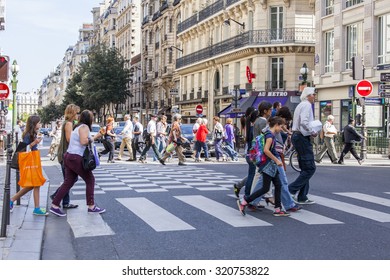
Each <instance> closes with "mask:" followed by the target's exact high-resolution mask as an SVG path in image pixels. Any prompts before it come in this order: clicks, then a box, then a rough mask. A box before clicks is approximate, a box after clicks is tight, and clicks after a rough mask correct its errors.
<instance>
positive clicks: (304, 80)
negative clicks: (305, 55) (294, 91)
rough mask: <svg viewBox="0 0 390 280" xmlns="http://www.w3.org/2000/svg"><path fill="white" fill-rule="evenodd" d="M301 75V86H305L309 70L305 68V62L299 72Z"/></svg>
mask: <svg viewBox="0 0 390 280" xmlns="http://www.w3.org/2000/svg"><path fill="white" fill-rule="evenodd" d="M299 72H300V73H301V75H302V80H303V81H302V85H306V84H307V73H309V68H307V65H306V62H305V63H303V65H302V68H301V69H300V70H299Z"/></svg>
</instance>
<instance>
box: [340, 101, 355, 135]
mask: <svg viewBox="0 0 390 280" xmlns="http://www.w3.org/2000/svg"><path fill="white" fill-rule="evenodd" d="M340 115H341V120H340V121H341V122H340V131H341V130H343V129H344V127H345V126H346V125H347V124H348V120H349V118H350V117H351V116H352V102H351V100H341V112H340Z"/></svg>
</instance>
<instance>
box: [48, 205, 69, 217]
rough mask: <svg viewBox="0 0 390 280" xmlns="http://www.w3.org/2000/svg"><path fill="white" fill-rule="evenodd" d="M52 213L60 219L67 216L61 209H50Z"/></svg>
mask: <svg viewBox="0 0 390 280" xmlns="http://www.w3.org/2000/svg"><path fill="white" fill-rule="evenodd" d="M49 211H50V213H53V214H54V215H56V216H58V217H65V216H66V214H65V213H64V212H62V210H61V209H60V208H54V207H50V210H49Z"/></svg>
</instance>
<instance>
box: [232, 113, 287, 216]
mask: <svg viewBox="0 0 390 280" xmlns="http://www.w3.org/2000/svg"><path fill="white" fill-rule="evenodd" d="M284 123H285V121H284V120H283V119H282V118H280V117H274V118H271V119H270V120H269V132H271V133H265V134H264V138H265V145H264V154H265V155H266V156H267V163H266V165H265V167H264V168H263V169H262V170H259V172H261V173H262V175H263V187H262V188H261V189H259V190H257V191H255V192H254V193H252V194H251V195H250V196H246V195H244V197H243V198H242V199H241V200H237V205H238V209H239V211H240V212H241V214H242V215H245V207H246V206H247V205H248V203H250V202H252V201H253V200H255V199H256V198H258V197H260V196H262V195H264V194H266V193H267V192H268V191H269V189H270V186H271V182H272V183H273V184H274V186H275V211H274V213H273V215H274V216H290V214H289V213H287V212H286V211H284V210H282V207H281V202H280V197H281V188H282V184H281V182H280V179H279V171H278V169H277V167H276V166H275V168H274V170H273V171H274V172H268V171H266V169H272V168H268V167H270V166H272V165H275V164H276V165H277V166H283V163H282V162H281V161H280V160H279V159H278V157H277V156H276V155H277V152H276V150H275V134H276V133H279V132H281V131H282V126H283V125H284ZM271 173H273V174H271ZM270 174H271V175H270Z"/></svg>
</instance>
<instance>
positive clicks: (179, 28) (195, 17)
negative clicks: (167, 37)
mask: <svg viewBox="0 0 390 280" xmlns="http://www.w3.org/2000/svg"><path fill="white" fill-rule="evenodd" d="M197 22H198V14H195V15H193V16H192V17H189V18H188V19H186V20H185V21H182V22H180V23H179V24H178V25H177V33H180V32H183V31H184V30H186V29H188V28H190V27H191V26H193V25H195V24H196V23H197Z"/></svg>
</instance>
